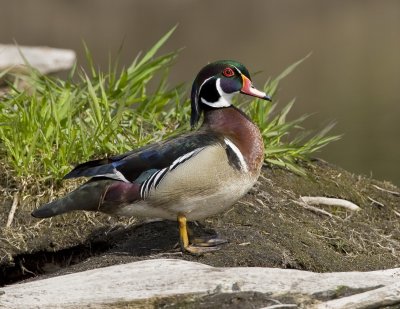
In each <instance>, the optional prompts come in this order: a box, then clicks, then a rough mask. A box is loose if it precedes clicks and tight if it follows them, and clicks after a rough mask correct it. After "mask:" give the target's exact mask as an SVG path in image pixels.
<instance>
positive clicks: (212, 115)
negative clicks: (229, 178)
mask: <svg viewBox="0 0 400 309" xmlns="http://www.w3.org/2000/svg"><path fill="white" fill-rule="evenodd" d="M201 129H204V130H212V131H214V132H218V133H221V134H223V135H224V136H226V137H227V138H229V139H230V140H231V141H232V142H233V143H234V144H235V145H236V146H237V147H238V148H239V150H240V152H241V153H242V155H243V157H244V159H245V160H246V163H247V165H248V168H249V171H250V172H252V173H254V172H255V173H258V172H259V171H260V169H261V166H262V163H263V160H264V143H263V139H262V136H261V133H260V130H259V129H258V127H257V126H256V125H255V124H254V123H253V122H252V121H251V120H250V119H249V118H248V117H247V115H246V114H244V113H243V112H242V111H241V110H239V109H238V108H236V107H234V106H230V107H227V108H220V109H210V110H207V111H205V113H204V123H203V125H202V128H201Z"/></svg>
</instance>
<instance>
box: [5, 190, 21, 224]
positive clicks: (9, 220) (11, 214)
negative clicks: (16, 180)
mask: <svg viewBox="0 0 400 309" xmlns="http://www.w3.org/2000/svg"><path fill="white" fill-rule="evenodd" d="M17 205H18V192H16V193H15V194H14V199H13V203H12V205H11V209H10V212H9V213H8V218H7V223H6V227H10V226H11V223H12V222H13V219H14V214H15V211H16V210H17Z"/></svg>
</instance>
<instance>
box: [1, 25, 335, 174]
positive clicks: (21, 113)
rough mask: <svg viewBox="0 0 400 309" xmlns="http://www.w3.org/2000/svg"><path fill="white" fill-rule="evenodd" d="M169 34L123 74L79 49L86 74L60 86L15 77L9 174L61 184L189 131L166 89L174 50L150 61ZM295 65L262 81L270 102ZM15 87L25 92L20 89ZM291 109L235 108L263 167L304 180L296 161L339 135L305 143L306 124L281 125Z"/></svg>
mask: <svg viewBox="0 0 400 309" xmlns="http://www.w3.org/2000/svg"><path fill="white" fill-rule="evenodd" d="M173 30H174V29H172V30H171V31H169V32H168V33H167V34H166V35H164V36H163V37H162V38H161V39H160V40H159V41H158V42H157V43H156V44H155V45H154V46H153V47H152V48H151V49H150V50H149V51H148V52H147V53H145V54H143V55H142V56H140V57H139V56H138V57H137V58H136V59H135V60H134V61H133V63H132V64H131V65H130V66H129V67H127V68H119V67H118V65H117V64H110V66H109V69H108V71H107V72H102V71H100V70H97V69H95V67H96V66H95V65H94V64H93V61H92V57H91V55H90V52H89V50H88V49H87V48H86V46H85V49H86V53H87V58H88V62H89V68H90V69H89V72H85V71H84V70H82V69H80V70H78V69H76V67H74V68H73V70H71V72H70V77H69V78H68V79H67V80H62V79H59V78H55V77H49V76H43V75H40V74H39V73H37V72H36V71H35V70H33V69H32V70H31V75H30V76H27V77H26V76H25V77H18V76H17V77H16V79H15V82H14V84H13V85H11V91H10V92H9V93H8V94H7V95H6V96H5V97H3V98H0V108H1V110H2V113H1V115H0V147H1V150H2V153H3V154H4V156H5V158H6V161H7V164H8V165H9V166H10V168H12V169H13V171H14V173H15V175H16V176H17V177H27V176H33V177H35V178H37V179H46V178H49V179H60V178H61V177H62V176H63V175H64V174H65V173H66V172H68V171H69V170H70V169H71V165H73V164H76V163H79V162H83V161H86V160H89V159H92V158H95V157H101V156H105V155H111V154H117V153H121V152H124V151H128V150H131V149H133V148H137V147H140V146H143V145H145V144H147V143H151V142H154V141H158V140H160V139H162V138H165V137H166V136H169V135H171V134H175V133H177V132H182V131H185V130H189V129H190V126H189V116H190V104H189V101H188V97H189V94H188V89H187V87H183V86H182V85H179V86H175V87H169V86H168V84H167V81H168V75H169V69H170V68H171V66H172V65H173V64H174V60H175V59H176V57H177V55H178V51H175V52H171V53H168V54H164V55H161V56H157V53H158V51H159V49H160V47H161V46H162V45H163V44H164V43H165V42H166V41H167V40H168V38H169V37H170V36H171V34H172V33H173ZM299 63H300V62H298V63H295V64H294V65H292V66H291V67H289V68H288V69H286V70H285V71H284V72H283V73H282V74H281V75H280V76H278V77H277V78H275V79H271V80H270V81H269V82H267V84H266V85H265V90H266V91H267V93H269V94H271V95H275V93H276V90H277V88H278V84H279V81H280V80H281V79H282V78H284V77H285V76H286V75H287V74H289V73H290V72H291V71H292V70H293V69H294V68H295V67H296V66H297V65H298V64H299ZM1 75H2V73H0V76H1ZM21 82H23V83H24V84H26V85H29V89H28V90H20V89H21V87H19V84H20V83H21ZM149 89H151V90H149ZM292 105H293V102H290V103H289V104H288V105H286V107H284V108H283V109H282V110H281V111H279V112H276V113H275V112H274V110H275V109H276V106H275V105H274V104H273V103H269V102H265V101H263V102H261V100H253V102H242V103H241V107H242V108H243V109H244V110H245V112H246V113H248V114H249V115H251V117H252V119H254V120H255V121H256V123H257V124H258V125H259V127H260V129H261V131H262V134H263V137H264V139H265V146H266V147H265V151H266V157H265V160H266V162H269V163H270V164H274V165H278V166H284V167H287V168H289V169H290V170H292V171H294V172H296V173H303V170H302V169H301V168H300V167H299V166H298V165H297V161H298V160H306V159H307V158H308V157H309V156H310V155H311V154H312V153H313V152H315V151H316V150H318V149H320V148H321V147H323V146H325V145H327V144H328V143H329V142H331V141H333V140H336V139H338V136H327V135H326V133H327V131H328V130H329V129H330V127H328V128H327V129H326V130H323V131H322V132H319V133H318V134H316V135H314V136H311V137H308V138H307V137H305V136H304V134H303V133H302V131H301V128H300V123H301V122H302V121H303V120H304V119H305V117H301V118H299V119H296V120H292V121H287V120H286V116H287V114H288V112H289V111H290V108H291V107H292ZM299 129H300V131H299ZM295 131H299V132H300V133H299V134H295ZM289 133H290V136H291V137H292V138H289Z"/></svg>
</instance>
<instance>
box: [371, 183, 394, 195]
mask: <svg viewBox="0 0 400 309" xmlns="http://www.w3.org/2000/svg"><path fill="white" fill-rule="evenodd" d="M372 186H373V187H374V188H375V189H378V190H380V191H382V192H387V193H390V194H393V195H396V196H400V192H397V191H390V190H386V189H383V188H381V187H378V186H377V185H372Z"/></svg>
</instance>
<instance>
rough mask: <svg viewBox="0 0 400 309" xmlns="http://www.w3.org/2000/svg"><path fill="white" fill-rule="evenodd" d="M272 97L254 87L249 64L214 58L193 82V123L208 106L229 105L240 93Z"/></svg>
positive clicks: (191, 119) (222, 106) (258, 96)
mask: <svg viewBox="0 0 400 309" xmlns="http://www.w3.org/2000/svg"><path fill="white" fill-rule="evenodd" d="M239 92H240V93H243V94H247V95H250V96H253V97H257V98H260V99H264V100H268V101H270V100H271V98H270V97H269V96H268V95H267V94H266V93H264V92H262V91H260V90H257V89H256V88H254V86H253V83H252V82H251V78H250V74H249V71H248V70H247V69H246V67H245V66H244V65H243V64H241V63H239V62H236V61H233V60H221V61H216V62H212V63H210V64H208V65H206V66H205V67H204V68H202V69H201V70H200V72H199V74H197V77H196V79H195V80H194V82H193V86H192V95H191V101H192V114H191V117H190V124H191V126H192V127H194V126H195V125H196V124H197V122H198V121H199V119H200V116H201V112H202V111H203V110H204V109H205V108H207V109H210V108H211V109H214V108H224V107H229V106H231V104H232V102H231V101H232V97H233V96H234V95H235V94H236V93H239Z"/></svg>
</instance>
